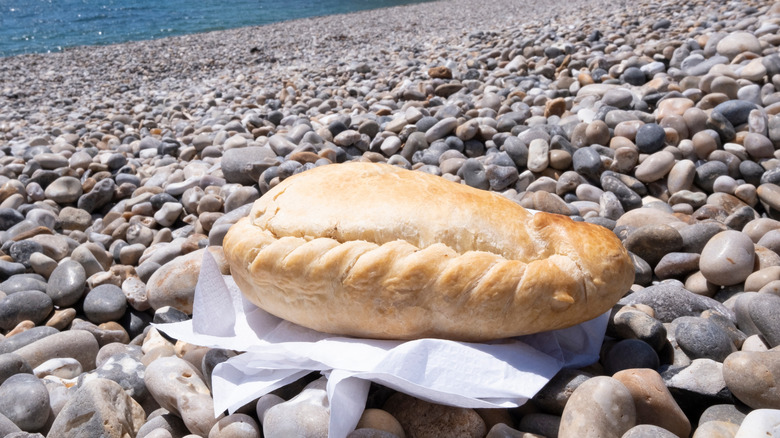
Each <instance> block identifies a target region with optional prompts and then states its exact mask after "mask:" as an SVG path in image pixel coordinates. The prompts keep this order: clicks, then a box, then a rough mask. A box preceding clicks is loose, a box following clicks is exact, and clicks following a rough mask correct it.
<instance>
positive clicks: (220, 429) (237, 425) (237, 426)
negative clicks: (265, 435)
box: [208, 414, 261, 438]
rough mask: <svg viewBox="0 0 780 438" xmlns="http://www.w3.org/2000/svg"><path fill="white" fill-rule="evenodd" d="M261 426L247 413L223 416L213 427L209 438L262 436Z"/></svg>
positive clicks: (252, 437) (258, 437)
mask: <svg viewBox="0 0 780 438" xmlns="http://www.w3.org/2000/svg"><path fill="white" fill-rule="evenodd" d="M260 436H261V434H260V426H258V424H257V422H256V421H255V420H254V419H253V418H252V417H250V416H249V415H246V414H232V415H228V416H227V417H225V418H222V419H221V420H219V421H218V422H217V424H215V425H214V427H212V428H211V430H210V431H209V435H208V438H260Z"/></svg>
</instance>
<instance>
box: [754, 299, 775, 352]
mask: <svg viewBox="0 0 780 438" xmlns="http://www.w3.org/2000/svg"><path fill="white" fill-rule="evenodd" d="M748 312H749V315H750V320H751V321H752V323H753V324H754V326H755V328H756V329H758V330H759V332H760V334H761V335H763V336H764V339H765V340H766V342H767V344H769V346H770V347H773V348H774V347H776V346H778V345H780V318H778V317H777V315H779V314H780V313H778V312H780V296H777V295H774V294H770V293H759V294H756V295H755V296H753V297H752V298H751V299H750V301H749V304H748Z"/></svg>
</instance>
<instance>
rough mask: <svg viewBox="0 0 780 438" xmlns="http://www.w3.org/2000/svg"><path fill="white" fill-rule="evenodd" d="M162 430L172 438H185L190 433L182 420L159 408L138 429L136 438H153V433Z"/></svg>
mask: <svg viewBox="0 0 780 438" xmlns="http://www.w3.org/2000/svg"><path fill="white" fill-rule="evenodd" d="M160 430H163V431H165V432H167V433H168V435H167V436H171V437H177V436H180V437H184V436H186V435H188V434H189V433H190V431H189V430H187V427H186V426H185V425H184V422H183V421H182V420H181V418H179V417H177V416H176V415H174V414H171V413H169V412H168V411H167V410H165V409H163V408H159V409H157V410H156V411H153V412H151V413H150V414H149V417H148V418H147V421H146V423H144V424H143V425H142V426H141V427H140V428H139V429H138V434H137V435H136V438H152V437H153V436H154V435H152V432H157V431H160ZM167 436H166V438H167Z"/></svg>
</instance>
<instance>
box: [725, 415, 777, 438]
mask: <svg viewBox="0 0 780 438" xmlns="http://www.w3.org/2000/svg"><path fill="white" fill-rule="evenodd" d="M777 435H780V409H756V410H755V411H753V412H751V413H749V414H747V416H745V419H744V420H743V421H742V424H741V425H740V426H739V430H738V431H737V434H736V435H734V438H751V437H759V436H777Z"/></svg>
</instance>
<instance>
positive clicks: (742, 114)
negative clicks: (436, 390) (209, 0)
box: [0, 0, 780, 438]
mask: <svg viewBox="0 0 780 438" xmlns="http://www.w3.org/2000/svg"><path fill="white" fill-rule="evenodd" d="M779 48H780V3H772V2H764V1H714V0H695V1H690V2H674V1H661V0H657V1H653V0H640V1H636V2H633V1H632V2H627V1H620V0H616V1H605V0H594V1H581V0H575V1H571V2H554V1H551V0H533V1H530V2H520V1H511V0H496V1H491V2H489V3H485V4H479V5H477V4H476V2H471V1H467V0H448V1H437V2H431V3H424V4H416V5H410V6H403V7H394V8H389V9H381V10H374V11H365V12H359V13H353V14H347V15H333V16H326V17H319V18H312V19H301V20H295V21H289V22H283V23H277V24H272V25H267V26H262V27H250V28H240V29H234V30H227V31H220V32H213V33H205V34H194V35H187V36H181V37H173V38H166V39H159V40H152V41H143V42H131V43H124V44H119V45H110V46H95V47H77V48H72V49H67V50H65V51H64V52H62V53H50V54H31V55H22V56H15V57H7V58H0V436H4V437H50V438H59V437H138V438H171V437H172V438H179V437H189V438H194V437H202V438H207V437H208V438H232V437H261V436H265V437H268V438H273V437H286V436H301V437H304V436H305V437H326V436H327V429H328V415H329V411H328V407H327V399H326V395H325V390H324V383H323V381H322V380H321V379H318V377H319V376H318V375H316V374H313V375H310V376H308V377H307V378H305V379H302V380H300V381H298V382H295V383H293V384H290V385H288V386H286V387H284V388H281V389H279V390H277V391H274V392H273V393H272V394H269V395H266V396H263V397H261V398H260V399H259V400H256V401H253V402H252V403H250V404H249V405H247V406H246V407H244V408H242V409H240V410H239V411H238V412H237V413H234V414H232V415H223V416H221V417H218V418H214V416H213V412H212V411H213V401H212V396H211V392H210V391H211V389H210V388H211V372H212V370H213V369H214V367H215V366H216V365H217V364H219V363H221V362H223V361H225V360H227V359H228V358H230V357H233V356H235V355H236V354H237V353H236V352H234V351H228V350H220V349H209V348H205V347H199V346H194V345H189V344H186V343H183V342H177V340H176V339H171V338H169V337H166V336H163V334H161V333H160V332H158V331H157V330H156V329H155V328H154V327H152V326H151V324H152V323H166V322H177V321H183V320H187V319H189V318H191V313H192V306H193V296H194V290H195V284H196V283H197V279H198V274H199V271H200V265H201V259H202V256H203V253H204V252H206V251H209V252H210V253H211V254H212V255H214V256H215V259H216V260H217V262H218V264H219V266H220V269H222V270H223V273H225V274H227V273H228V267H227V266H226V262H225V260H224V254H223V253H222V249H221V244H222V240H223V238H224V236H225V233H226V232H227V230H228V229H229V228H230V226H231V225H232V224H233V223H235V222H236V221H237V220H238V219H240V218H241V217H243V216H245V215H246V214H247V213H248V211H249V208H250V207H251V205H252V202H253V201H255V200H256V199H258V198H259V197H260V196H262V195H263V194H264V193H265V192H267V191H268V190H269V189H270V188H272V187H274V186H275V185H276V184H278V183H279V182H280V181H283V180H284V179H286V178H287V177H289V176H291V175H294V174H297V173H300V172H303V171H306V170H308V169H311V168H313V167H316V166H322V165H329V164H332V163H343V162H347V161H356V160H359V161H370V162H386V163H389V164H392V165H395V166H400V167H403V168H406V169H411V170H415V171H418V172H427V173H431V174H434V175H439V176H441V177H442V178H446V179H448V180H451V181H454V182H457V183H461V184H466V185H469V186H472V187H475V188H478V189H483V190H489V191H492V192H495V193H496V194H497V195H500V196H504V197H507V198H508V199H511V200H513V201H515V202H517V203H518V204H519V205H521V206H523V207H526V208H529V209H535V210H540V211H546V212H550V213H557V214H562V215H566V216H569V217H571V218H572V219H574V220H577V221H587V222H591V223H593V224H597V225H599V226H603V227H606V228H608V229H610V230H612V231H614V233H615V234H616V235H617V236H618V237H619V238H620V239H621V240H622V242H623V244H624V246H625V247H626V249H628V250H629V251H630V253H631V257H632V260H633V262H634V266H635V280H634V285H633V286H632V287H631V289H630V290H627V291H626V295H625V296H624V297H623V298H622V299H621V300H620V301H619V302H618V303H617V304H616V305H615V307H614V308H613V311H612V314H611V316H610V321H609V325H608V327H607V333H606V337H605V339H604V342H603V346H602V351H601V358H600V360H599V361H598V362H597V363H594V364H592V365H590V366H588V367H585V368H581V369H565V370H563V371H561V372H559V373H558V374H557V375H556V376H555V377H554V378H553V379H552V380H551V381H550V383H549V384H548V385H547V386H545V387H544V388H543V389H542V390H541V391H540V392H539V393H538V394H537V395H536V396H535V397H534V398H533V399H532V400H530V401H529V402H528V403H526V404H525V405H523V406H521V407H519V408H513V409H493V410H483V409H477V410H474V409H464V408H454V407H448V406H442V405H436V404H432V403H428V402H425V401H422V400H419V399H416V398H413V397H411V396H408V395H406V394H403V393H400V392H396V391H393V390H390V389H388V388H385V387H382V386H380V385H373V386H372V388H371V392H370V393H369V397H368V404H367V406H366V410H365V412H364V415H363V417H362V418H361V421H360V423H359V424H358V428H357V429H356V430H355V431H354V432H352V433H351V434H350V435H349V437H351V438H358V437H376V438H404V437H409V438H412V437H475V438H482V437H489V438H503V437H524V438H531V437H548V438H553V437H562V438H569V437H581V436H586V437H618V438H621V437H622V438H651V437H654V438H655V437H657V438H663V437H675V436H677V437H694V438H704V437H724V438H727V437H728V438H733V437H736V438H750V437H757V436H771V434H772V433H777V434H780V390H778V387H777V385H778V383H777V382H780V349H778V346H779V345H780V116H778V114H779V113H780V51H779V50H778V49H779ZM410 195H411V194H410ZM778 436H780V435H778Z"/></svg>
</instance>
